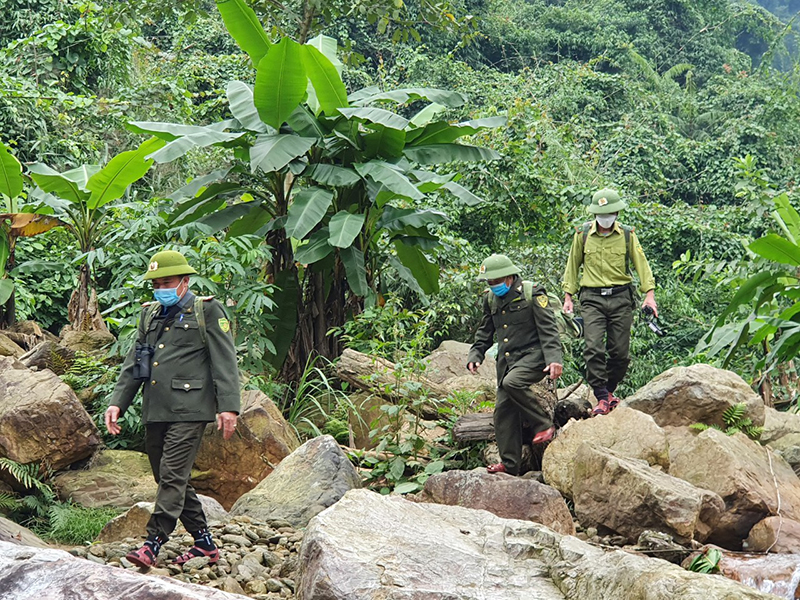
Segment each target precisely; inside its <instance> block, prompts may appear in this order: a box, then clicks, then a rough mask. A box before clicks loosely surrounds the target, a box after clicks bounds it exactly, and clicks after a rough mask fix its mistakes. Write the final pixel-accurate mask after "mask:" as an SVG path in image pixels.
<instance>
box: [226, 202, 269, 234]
mask: <svg viewBox="0 0 800 600" xmlns="http://www.w3.org/2000/svg"><path fill="white" fill-rule="evenodd" d="M271 220H272V215H271V214H270V213H269V211H268V210H266V209H265V208H264V207H263V206H262V205H261V204H256V205H255V206H252V207H251V208H250V212H249V213H247V214H246V215H244V216H243V217H242V218H241V219H239V220H238V221H235V222H234V223H232V224H231V226H230V229H228V237H237V236H240V235H250V234H254V233H255V232H257V231H258V230H259V229H261V228H262V227H264V226H265V225H266V224H267V223H269V222H270V221H271Z"/></svg>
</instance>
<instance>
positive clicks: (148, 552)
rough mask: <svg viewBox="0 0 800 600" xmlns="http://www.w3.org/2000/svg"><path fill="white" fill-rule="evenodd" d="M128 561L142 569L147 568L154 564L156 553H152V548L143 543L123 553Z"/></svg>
mask: <svg viewBox="0 0 800 600" xmlns="http://www.w3.org/2000/svg"><path fill="white" fill-rule="evenodd" d="M125 558H127V559H128V560H129V561H130V562H132V563H133V564H135V565H136V566H137V567H141V568H142V569H149V568H150V567H154V566H156V555H155V554H153V550H152V548H150V546H148V545H147V544H145V545H144V546H142V547H141V548H139V549H138V550H131V551H130V552H128V554H126V555H125Z"/></svg>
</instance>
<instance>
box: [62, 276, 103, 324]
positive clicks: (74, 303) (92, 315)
mask: <svg viewBox="0 0 800 600" xmlns="http://www.w3.org/2000/svg"><path fill="white" fill-rule="evenodd" d="M67 315H68V317H69V322H70V326H71V328H72V330H73V331H108V328H107V327H106V323H105V321H104V320H103V317H102V315H101V314H100V307H99V306H98V304H97V291H96V290H95V289H94V286H93V285H92V271H91V269H90V268H89V265H88V264H86V263H84V264H83V265H81V270H80V273H79V275H78V287H77V288H75V290H74V291H73V292H72V295H71V296H70V299H69V304H68V305H67Z"/></svg>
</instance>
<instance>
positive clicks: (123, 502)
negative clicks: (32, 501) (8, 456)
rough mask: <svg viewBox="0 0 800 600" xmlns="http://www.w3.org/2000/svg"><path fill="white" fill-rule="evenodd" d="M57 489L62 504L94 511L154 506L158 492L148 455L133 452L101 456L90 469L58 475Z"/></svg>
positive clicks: (55, 482) (99, 453)
mask: <svg viewBox="0 0 800 600" xmlns="http://www.w3.org/2000/svg"><path fill="white" fill-rule="evenodd" d="M53 486H54V487H55V488H56V491H58V495H59V497H60V498H61V499H62V500H71V501H73V502H76V503H78V504H81V505H83V506H87V507H90V508H102V507H109V508H128V507H130V506H133V505H134V504H136V503H137V502H153V501H155V499H156V492H157V491H158V484H157V483H156V482H155V479H153V472H152V470H151V468H150V461H149V460H148V458H147V455H146V454H143V453H142V452H134V451H132V450H103V451H101V452H98V453H97V454H96V455H95V456H94V457H93V458H92V460H91V461H90V464H89V465H87V467H86V468H84V469H76V470H72V471H63V472H61V473H59V474H58V475H56V476H55V477H54V478H53Z"/></svg>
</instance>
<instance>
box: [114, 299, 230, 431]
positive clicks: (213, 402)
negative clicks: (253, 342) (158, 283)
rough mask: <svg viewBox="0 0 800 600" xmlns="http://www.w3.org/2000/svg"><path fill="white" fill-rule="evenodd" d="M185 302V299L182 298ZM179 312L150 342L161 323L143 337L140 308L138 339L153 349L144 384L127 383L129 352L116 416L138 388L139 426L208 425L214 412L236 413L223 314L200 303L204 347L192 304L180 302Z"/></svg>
mask: <svg viewBox="0 0 800 600" xmlns="http://www.w3.org/2000/svg"><path fill="white" fill-rule="evenodd" d="M187 296H188V294H187ZM183 300H186V297H184V298H183V299H182V302H181V305H182V312H180V313H179V314H178V316H176V317H175V320H174V321H173V322H172V325H171V326H170V327H169V328H167V327H165V328H164V332H163V333H162V335H161V338H160V339H159V340H158V341H157V342H156V340H155V337H156V335H157V330H158V328H159V326H160V323H161V322H162V321H161V320H160V319H153V320H152V321H151V323H150V327H149V330H148V331H147V332H145V331H144V324H145V317H146V315H147V313H148V312H149V311H150V307H149V306H145V307H144V308H143V309H142V312H141V314H140V315H139V338H138V339H145V340H146V343H148V344H151V345H153V346H154V347H155V354H154V355H153V362H152V366H151V369H150V375H151V377H150V380H149V381H145V382H142V381H137V380H135V379H134V378H133V366H134V361H135V352H136V350H135V346H134V347H133V348H131V351H130V352H129V353H128V356H127V357H126V358H125V362H124V363H123V364H122V372H121V373H120V376H119V380H118V381H117V386H116V388H115V389H114V395H113V397H112V399H111V403H110V404H111V406H119V407H120V414H122V413H124V412H125V410H126V409H127V408H128V407H129V406H130V404H131V402H132V401H133V398H134V396H135V395H136V392H137V391H138V390H139V387H140V386H141V385H142V384H144V390H143V398H144V402H143V404H142V421H143V422H144V423H157V422H178V421H206V422H209V421H213V420H214V419H215V418H216V414H217V413H220V412H235V413H238V412H239V409H240V405H241V396H240V393H239V368H238V366H237V363H236V350H235V348H234V345H233V337H232V335H231V332H230V329H229V326H228V322H227V319H226V317H225V312H224V311H223V309H222V305H221V304H220V303H219V302H217V301H216V300H214V299H208V300H206V301H205V302H203V314H204V315H205V322H206V338H207V339H206V344H203V340H202V338H201V337H200V329H199V325H198V323H197V318H196V317H195V315H194V314H193V309H192V304H193V303H192V302H183Z"/></svg>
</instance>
